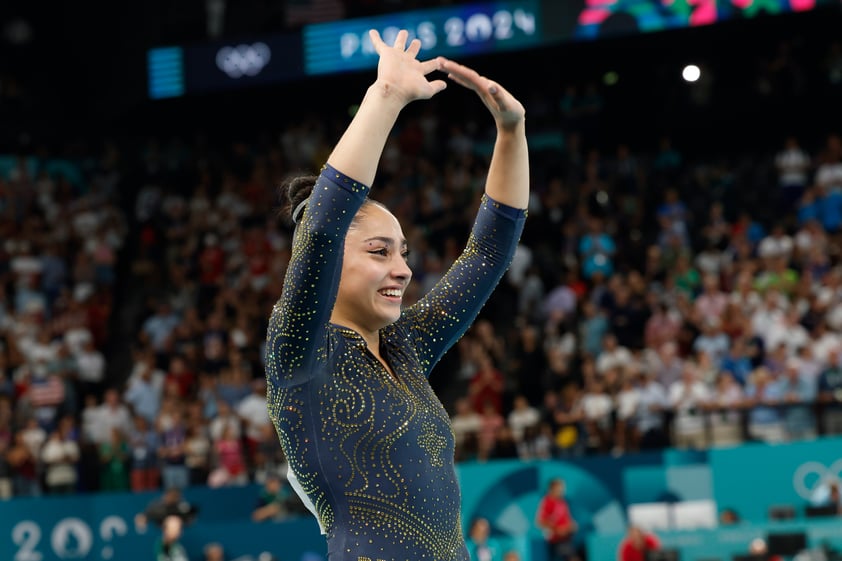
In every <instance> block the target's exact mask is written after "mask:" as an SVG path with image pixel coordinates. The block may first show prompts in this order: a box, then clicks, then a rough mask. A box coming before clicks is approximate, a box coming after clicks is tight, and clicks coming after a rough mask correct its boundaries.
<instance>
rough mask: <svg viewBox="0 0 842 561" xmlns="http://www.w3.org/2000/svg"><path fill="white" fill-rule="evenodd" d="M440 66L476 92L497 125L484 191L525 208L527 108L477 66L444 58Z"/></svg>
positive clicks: (505, 202)
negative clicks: (470, 66)
mask: <svg viewBox="0 0 842 561" xmlns="http://www.w3.org/2000/svg"><path fill="white" fill-rule="evenodd" d="M441 70H442V71H443V72H447V74H448V77H449V78H450V79H451V80H453V81H454V82H456V83H458V84H460V85H462V86H464V87H466V88H468V89H470V90H473V91H474V92H476V94H477V95H478V96H479V98H480V99H481V100H482V102H483V104H485V106H486V108H488V110H489V112H490V113H491V115H492V117H494V122H495V124H496V126H497V139H496V141H495V143H494V151H493V153H492V155H491V164H490V165H489V168H488V178H487V180H486V184H485V193H486V194H487V195H488V196H489V197H491V198H492V199H493V200H494V201H496V202H498V203H502V204H504V205H507V206H510V207H514V208H518V209H526V207H527V205H528V203H529V150H528V146H527V142H526V122H525V121H526V110H525V109H524V107H523V104H521V102H520V101H518V100H517V99H516V98H515V97H514V96H513V95H512V94H511V93H509V92H508V91H507V90H506V89H505V88H504V87H503V86H501V85H500V84H498V83H497V82H494V81H493V80H489V79H488V78H486V77H485V76H481V75H480V74H479V73H478V72H476V71H475V70H472V69H471V68H468V67H467V66H464V65H462V64H459V63H457V62H453V61H452V60H447V59H444V60H443V61H442V66H441Z"/></svg>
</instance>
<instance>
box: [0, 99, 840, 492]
mask: <svg viewBox="0 0 842 561" xmlns="http://www.w3.org/2000/svg"><path fill="white" fill-rule="evenodd" d="M834 87H838V84H836V85H835V86H834ZM542 91H543V90H541V89H540V87H539V86H537V85H536V89H535V92H534V95H532V96H531V97H530V99H531V101H530V105H529V106H528V107H527V111H528V113H529V114H530V115H531V116H532V117H531V119H534V122H535V123H536V126H535V128H534V131H535V135H534V137H533V138H534V142H532V150H533V158H532V160H533V168H534V174H533V195H532V199H531V201H530V206H529V219H528V221H527V226H526V230H525V232H524V236H523V239H522V241H521V244H520V245H519V247H518V250H517V253H516V256H515V260H514V262H513V264H512V266H511V268H510V269H509V271H508V273H507V275H506V277H505V278H504V280H503V281H502V282H501V284H500V286H499V287H498V289H497V291H496V293H495V294H494V296H493V297H492V299H491V301H490V302H489V303H488V305H487V306H486V308H485V310H484V311H483V314H482V316H481V317H480V318H479V320H478V321H477V322H476V324H475V325H474V326H473V327H472V328H471V329H470V331H469V332H468V333H467V334H466V335H465V336H464V337H463V338H462V339H461V340H460V341H459V342H458V344H457V345H456V346H455V347H454V348H453V349H452V350H451V351H450V352H449V353H448V354H447V355H446V356H445V357H444V358H443V360H442V361H441V362H440V363H439V364H438V365H437V366H436V368H435V370H434V372H433V374H432V376H431V383H432V384H433V386H434V388H435V389H436V391H437V392H438V394H439V395H440V397H441V399H442V401H443V403H444V405H445V407H446V408H447V409H448V411H449V412H450V413H451V415H452V419H453V428H454V434H455V436H456V442H457V457H458V459H459V461H485V460H489V459H493V458H503V457H508V458H522V459H536V458H551V457H553V458H559V457H577V456H582V455H586V454H604V453H613V454H625V453H630V452H634V451H637V450H641V449H652V448H660V447H666V446H678V447H697V448H705V447H709V446H724V445H734V444H739V443H741V442H744V441H747V440H758V441H767V442H782V441H790V440H798V439H806V438H814V437H816V436H818V435H821V434H838V433H840V432H842V362H840V358H841V357H842V263H840V257H841V254H840V247H841V246H840V234H842V230H840V227H842V139H840V135H839V130H829V131H828V130H826V129H824V128H823V127H824V124H823V125H822V126H821V127H819V126H817V127H816V128H815V130H814V131H813V132H812V133H811V134H791V133H790V131H788V130H777V129H774V127H773V131H774V132H775V134H776V135H778V136H779V142H778V144H777V146H776V147H775V148H774V149H772V150H767V151H766V152H764V153H760V154H757V153H754V152H752V153H749V152H748V151H747V152H746V153H743V154H730V153H727V154H726V153H716V152H715V151H714V152H713V153H710V152H704V153H702V152H697V151H695V150H691V149H686V148H683V147H682V146H680V145H677V143H676V142H674V140H673V138H672V137H671V136H670V135H669V134H664V135H663V136H662V137H661V139H660V142H659V143H658V144H657V145H656V146H649V145H642V146H639V145H635V144H634V143H633V142H629V143H623V142H620V143H617V144H616V145H612V146H605V145H601V144H600V143H598V142H595V138H598V137H599V131H600V130H601V127H604V126H605V123H600V116H601V115H603V113H602V112H603V111H604V110H605V107H604V104H605V103H606V101H605V99H604V98H602V97H601V92H600V87H599V86H596V85H595V84H594V83H590V82H588V83H585V82H583V83H577V84H572V85H570V86H569V87H567V88H566V89H565V90H564V91H563V92H559V93H558V94H557V95H553V94H549V93H544V94H542ZM786 102H787V100H786V99H784V100H782V103H786ZM446 109H447V108H446V107H444V106H432V105H431V106H424V107H420V106H419V108H418V109H417V110H412V111H409V112H407V114H406V115H404V116H402V121H401V122H400V123H399V126H398V128H397V129H396V132H395V134H394V135H393V137H392V138H391V140H390V142H389V144H388V146H387V149H386V151H385V153H384V157H383V161H382V166H381V171H380V173H379V175H378V178H377V181H376V185H375V186H374V189H373V192H372V194H373V196H374V197H375V198H377V199H378V200H380V201H382V202H384V203H385V204H386V205H387V206H388V207H389V208H391V209H393V211H394V212H395V214H396V216H397V217H398V218H399V220H400V221H401V223H402V225H403V228H404V233H405V235H406V237H407V239H408V241H409V246H410V247H411V249H412V252H411V256H410V261H411V267H412V269H413V271H414V277H413V283H412V286H411V290H410V291H409V292H408V293H407V295H406V302H405V304H406V305H411V304H412V303H413V302H414V301H415V300H417V299H418V298H420V297H421V296H422V295H423V294H424V293H425V292H426V291H427V290H428V289H429V288H430V287H431V286H432V285H433V284H434V283H435V282H436V281H437V280H438V279H439V278H441V276H442V275H443V274H444V272H445V271H447V269H448V267H449V266H450V264H451V263H452V262H453V260H454V259H455V258H456V257H457V252H458V248H460V247H462V245H463V243H464V240H465V238H466V236H467V235H468V232H469V230H470V227H471V222H470V221H471V220H472V218H473V215H474V212H475V208H476V206H477V204H478V201H479V197H480V196H481V193H482V188H483V182H484V176H483V174H482V170H483V169H486V167H487V166H486V164H487V162H486V159H487V158H488V156H489V153H490V150H489V139H490V138H492V136H493V135H492V134H491V132H492V131H489V130H488V126H489V125H490V123H487V122H486V121H485V120H483V119H482V118H481V117H475V116H474V115H473V114H470V113H465V112H464V111H463V110H462V109H461V108H457V107H452V108H450V109H449V111H445V110H446ZM344 119H347V115H332V114H328V113H324V112H320V113H316V112H310V111H305V112H301V113H300V114H298V115H290V116H289V120H288V122H287V123H286V124H285V126H284V127H282V128H281V129H280V130H279V131H278V132H277V134H275V135H265V136H264V135H261V136H257V137H254V138H249V139H245V140H242V139H237V140H234V139H233V138H231V137H227V138H225V137H223V138H214V137H211V136H207V135H195V136H191V135H185V136H181V137H172V138H153V137H149V138H146V139H144V141H143V142H142V144H141V145H136V144H132V143H126V144H121V143H120V142H118V141H111V140H102V141H101V142H100V143H96V144H74V143H69V144H68V145H65V146H62V147H61V148H60V149H52V150H48V149H40V148H39V147H38V146H37V145H36V144H32V145H27V146H23V147H22V148H21V149H20V151H19V153H16V154H13V155H9V156H5V157H3V158H0V238H2V240H3V243H2V246H0V284H2V288H3V289H2V290H0V496H3V497H6V498H8V497H10V496H34V495H40V494H62V493H75V492H95V491H117V490H135V491H142V490H156V489H162V488H184V487H186V486H189V485H211V486H223V485H238V484H244V483H248V482H265V481H267V480H268V479H270V478H272V477H274V476H275V475H277V474H281V475H285V474H284V466H285V460H284V457H283V453H282V451H281V449H280V446H279V443H278V438H277V435H276V434H275V430H274V427H273V425H272V423H271V421H270V419H269V417H268V412H267V407H266V399H267V398H266V384H265V381H264V368H263V360H264V359H263V353H264V348H263V347H264V340H263V339H264V334H265V329H266V322H267V319H268V317H269V313H270V310H271V307H272V306H273V304H274V303H275V301H276V299H277V298H278V296H279V294H280V288H281V283H282V280H283V277H284V273H285V268H286V266H287V263H288V261H289V257H290V254H289V247H290V239H291V232H292V228H291V224H289V223H286V222H285V221H284V220H283V219H281V218H280V214H279V213H278V212H277V211H278V205H279V201H280V199H279V197H278V186H279V185H281V184H282V183H283V181H284V180H285V179H286V178H287V177H289V176H290V175H292V174H295V173H297V172H300V171H306V172H313V171H317V170H318V169H319V167H320V166H321V164H322V163H323V162H324V161H325V158H326V156H327V153H328V151H329V149H330V146H331V145H332V143H333V142H334V141H335V138H334V135H335V133H336V131H337V130H341V125H342V123H343V122H344Z"/></svg>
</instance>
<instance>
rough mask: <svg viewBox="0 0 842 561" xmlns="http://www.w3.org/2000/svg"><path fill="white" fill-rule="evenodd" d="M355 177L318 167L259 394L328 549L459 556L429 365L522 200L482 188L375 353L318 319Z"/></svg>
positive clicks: (332, 285)
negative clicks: (463, 241) (437, 274)
mask: <svg viewBox="0 0 842 561" xmlns="http://www.w3.org/2000/svg"><path fill="white" fill-rule="evenodd" d="M367 194H368V187H367V186H365V185H362V184H360V183H357V182H355V181H354V180H352V179H351V178H349V177H347V176H345V175H343V174H341V173H340V172H338V171H337V170H335V169H333V168H331V167H330V166H325V168H324V169H323V170H322V173H321V175H320V176H319V179H318V181H317V182H316V186H315V188H314V189H313V193H312V194H311V196H310V201H309V203H308V205H307V208H306V210H305V212H304V214H303V216H302V217H301V219H300V220H299V224H298V226H297V228H296V232H295V236H294V241H293V251H292V256H291V259H290V263H289V268H288V270H287V273H286V276H285V279H284V286H283V292H282V295H281V298H280V299H279V301H278V302H277V304H276V305H275V307H274V309H273V310H272V315H271V318H270V322H269V329H268V339H267V356H266V364H267V371H266V376H267V383H268V394H267V400H268V404H269V410H270V414H271V417H272V420H273V422H274V423H275V426H276V428H277V431H278V435H279V438H280V441H281V445H282V447H283V450H284V452H285V454H286V457H287V460H288V462H289V465H290V478H291V480H292V482H293V486H294V487H296V490H297V491H298V492H299V494H300V495H302V499H304V501H305V503H307V504H308V506H309V507H310V509H311V510H312V511H313V513H314V514H315V515H316V517H317V519H318V521H319V525H320V527H321V529H322V531H323V532H324V533H325V534H326V537H327V544H328V557H329V559H330V561H364V560H370V561H377V560H382V561H419V560H434V561H455V560H458V561H468V552H467V549H466V547H465V541H464V538H463V534H462V528H461V520H460V491H459V485H458V482H457V478H456V472H455V469H454V440H453V432H452V430H451V427H450V418H449V416H448V414H447V412H446V411H445V409H444V407H443V406H442V404H441V402H440V401H439V399H438V398H437V397H436V395H435V394H434V392H433V391H432V388H431V387H430V384H429V382H428V377H429V375H430V371H431V369H432V368H433V366H434V365H435V364H436V362H437V361H438V360H439V359H440V358H441V357H442V355H443V354H444V353H445V351H447V349H449V348H450V347H451V346H452V345H453V344H454V343H455V342H456V341H457V340H458V339H459V338H460V337H461V336H462V335H463V334H464V333H465V331H466V330H467V329H468V327H469V326H470V324H471V322H472V321H473V320H474V319H475V318H476V316H477V315H478V313H479V311H480V309H481V307H482V305H483V304H484V303H485V302H486V300H487V299H488V297H489V296H490V294H491V292H492V291H493V290H494V288H495V286H496V285H497V283H498V282H499V281H500V278H501V277H502V276H503V274H504V273H505V271H506V269H507V268H508V266H509V264H510V262H511V259H512V255H513V254H514V249H515V247H516V245H517V242H518V239H519V236H520V234H521V232H522V230H523V224H524V221H525V216H526V213H525V211H523V210H518V209H515V208H512V207H508V206H505V205H502V204H499V203H496V202H494V201H492V200H491V199H490V198H489V197H488V196H483V199H482V203H481V207H480V210H479V212H478V215H477V219H476V222H475V224H474V227H473V230H472V233H471V236H470V239H469V241H468V244H467V246H466V249H465V250H464V252H463V253H462V255H461V256H460V257H459V258H458V259H457V260H456V262H455V263H454V264H453V266H452V267H451V268H450V270H449V271H448V272H447V274H446V275H445V276H444V277H443V278H442V279H441V281H440V282H439V283H438V284H437V285H436V286H435V287H434V288H433V290H431V291H430V293H429V294H427V295H425V296H424V297H423V298H422V299H421V300H419V301H418V302H417V303H415V304H414V305H412V306H410V307H407V308H405V309H404V310H403V311H402V313H401V317H400V319H399V320H398V321H397V322H395V323H394V324H392V325H389V326H388V327H385V328H383V329H382V330H381V331H380V339H381V349H380V352H381V356H382V357H383V358H384V359H385V360H386V361H387V362H388V364H389V365H391V367H392V369H393V370H394V374H395V375H394V376H392V375H391V374H389V373H388V371H387V370H386V369H385V368H384V367H383V366H382V364H381V363H380V362H379V361H378V360H377V358H375V356H374V355H373V354H372V353H370V352H369V351H368V350H367V347H366V343H365V342H364V340H363V339H362V337H361V336H360V335H359V334H358V333H356V332H355V331H353V330H351V329H348V328H346V327H342V326H338V325H334V324H331V323H330V314H331V309H332V307H333V302H334V299H335V298H336V293H337V289H338V285H339V275H340V271H341V268H342V252H343V243H344V239H345V234H346V232H347V230H348V226H349V224H350V222H351V220H352V218H353V217H354V215H355V214H356V212H357V210H358V209H359V208H360V206H361V205H362V204H363V202H364V200H365V198H366V196H367Z"/></svg>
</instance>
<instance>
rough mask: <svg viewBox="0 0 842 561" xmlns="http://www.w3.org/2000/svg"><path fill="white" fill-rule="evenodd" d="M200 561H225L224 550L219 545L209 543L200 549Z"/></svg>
mask: <svg viewBox="0 0 842 561" xmlns="http://www.w3.org/2000/svg"><path fill="white" fill-rule="evenodd" d="M202 555H203V557H202V561H225V559H226V557H225V548H224V547H222V544H221V543H218V542H211V543H209V544H205V547H203V548H202Z"/></svg>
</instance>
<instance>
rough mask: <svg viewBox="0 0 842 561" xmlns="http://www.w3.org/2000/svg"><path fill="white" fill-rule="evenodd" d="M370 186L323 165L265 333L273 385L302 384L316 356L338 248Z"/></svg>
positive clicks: (335, 282) (333, 288)
mask: <svg viewBox="0 0 842 561" xmlns="http://www.w3.org/2000/svg"><path fill="white" fill-rule="evenodd" d="M368 189H369V188H368V187H367V186H366V185H363V184H361V183H357V182H355V181H354V180H353V179H351V178H349V177H347V176H345V175H343V174H342V173H340V172H339V171H337V170H336V169H334V168H332V167H330V166H328V165H325V167H324V169H323V170H322V172H321V174H320V175H319V178H318V180H317V181H316V185H315V187H314V188H313V192H312V194H311V195H310V201H309V203H308V204H307V207H306V209H305V210H304V213H303V215H302V217H301V220H300V222H299V223H298V225H297V226H296V229H295V235H294V237H293V242H292V256H291V257H290V261H289V266H288V268H287V273H286V276H285V277H284V286H283V290H282V292H281V297H280V299H279V300H278V302H277V303H276V304H275V306H274V308H273V309H272V314H271V316H270V318H269V329H268V334H267V346H266V349H267V357H266V373H267V378H268V381H269V382H270V383H271V384H280V385H282V386H284V385H290V384H293V385H294V384H297V383H301V382H303V381H304V380H300V379H297V378H298V377H301V376H308V375H309V373H310V372H312V368H311V367H310V366H311V365H310V364H309V363H310V362H311V361H312V360H313V359H314V356H315V354H316V353H315V352H314V351H315V350H316V348H317V347H318V346H319V342H320V341H323V339H324V333H325V329H326V326H327V323H328V320H329V318H330V313H331V310H332V308H333V302H334V300H335V299H336V293H337V290H338V287H339V274H340V271H341V269H342V248H343V243H344V239H345V234H346V232H347V231H348V227H349V226H350V224H351V220H352V219H353V218H354V215H355V214H356V213H357V210H358V209H359V208H360V206H362V203H363V201H364V200H365V198H366V196H367V194H368Z"/></svg>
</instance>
